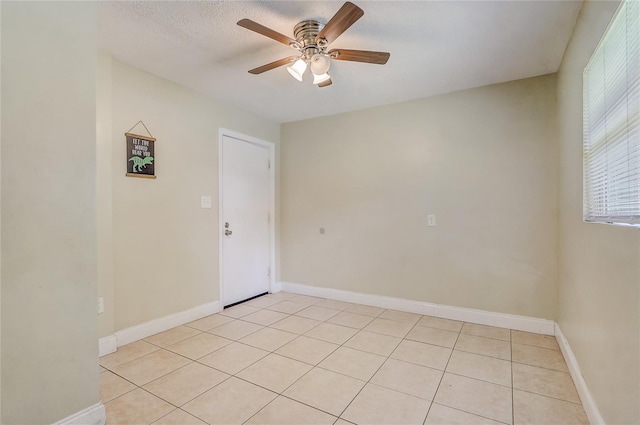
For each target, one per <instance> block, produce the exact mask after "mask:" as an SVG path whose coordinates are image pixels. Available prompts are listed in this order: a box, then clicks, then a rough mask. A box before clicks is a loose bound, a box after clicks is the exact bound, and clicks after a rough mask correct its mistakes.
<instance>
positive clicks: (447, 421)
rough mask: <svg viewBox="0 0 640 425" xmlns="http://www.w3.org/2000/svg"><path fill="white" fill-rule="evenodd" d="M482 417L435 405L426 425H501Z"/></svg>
mask: <svg viewBox="0 0 640 425" xmlns="http://www.w3.org/2000/svg"><path fill="white" fill-rule="evenodd" d="M501 424H502V423H501V422H497V421H494V420H491V419H488V418H483V417H482V416H476V415H473V414H471V413H467V412H463V411H462V410H458V409H452V408H451V407H447V406H443V405H441V404H437V403H433V404H432V405H431V409H429V414H428V415H427V420H426V421H425V423H424V425H501Z"/></svg>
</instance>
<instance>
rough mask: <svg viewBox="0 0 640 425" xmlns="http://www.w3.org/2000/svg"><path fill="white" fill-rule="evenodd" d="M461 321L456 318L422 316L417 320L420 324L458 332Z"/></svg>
mask: <svg viewBox="0 0 640 425" xmlns="http://www.w3.org/2000/svg"><path fill="white" fill-rule="evenodd" d="M463 324H464V323H463V322H458V321H456V320H449V319H441V318H440V317H432V316H422V319H420V320H419V321H418V325H420V326H428V327H430V328H436V329H442V330H445V331H451V332H460V330H461V329H462V325H463Z"/></svg>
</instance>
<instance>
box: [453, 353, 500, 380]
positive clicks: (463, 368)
mask: <svg viewBox="0 0 640 425" xmlns="http://www.w3.org/2000/svg"><path fill="white" fill-rule="evenodd" d="M447 372H450V373H455V374H456V375H463V376H466V377H468V378H475V379H480V380H482V381H487V382H493V383H494V384H499V385H504V386H507V387H510V386H511V362H510V361H507V360H501V359H496V358H495V357H487V356H482V355H480V354H473V353H467V352H464V351H458V350H453V354H451V358H450V359H449V364H448V365H447Z"/></svg>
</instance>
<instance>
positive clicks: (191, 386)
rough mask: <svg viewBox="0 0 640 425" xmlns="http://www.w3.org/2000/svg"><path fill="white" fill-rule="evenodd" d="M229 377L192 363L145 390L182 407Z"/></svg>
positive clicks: (157, 380)
mask: <svg viewBox="0 0 640 425" xmlns="http://www.w3.org/2000/svg"><path fill="white" fill-rule="evenodd" d="M228 377H229V375H227V374H226V373H223V372H220V371H217V370H215V369H212V368H210V367H207V366H204V365H201V364H200V363H191V364H189V365H187V366H185V367H182V368H180V369H177V370H174V371H173V372H171V373H169V374H167V375H165V376H163V377H161V378H158V379H156V380H155V381H153V382H150V383H148V384H147V385H145V386H144V389H145V390H147V391H149V392H150V393H152V394H153V395H156V396H158V397H160V398H161V399H163V400H166V401H168V402H169V403H171V404H173V405H174V406H178V407H180V406H182V405H183V404H185V403H186V402H188V401H191V400H193V399H194V398H196V397H197V396H199V395H200V394H202V393H204V392H205V391H207V390H209V389H211V388H213V387H215V386H216V385H218V384H219V383H220V382H222V381H224V380H225V379H227V378H228Z"/></svg>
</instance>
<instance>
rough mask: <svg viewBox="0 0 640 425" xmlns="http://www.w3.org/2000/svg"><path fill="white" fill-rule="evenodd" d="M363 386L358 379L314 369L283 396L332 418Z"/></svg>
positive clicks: (339, 412)
mask: <svg viewBox="0 0 640 425" xmlns="http://www.w3.org/2000/svg"><path fill="white" fill-rule="evenodd" d="M364 384H365V383H364V382H363V381H360V380H358V379H354V378H350V377H348V376H345V375H341V374H339V373H335V372H331V371H329V370H325V369H320V368H314V369H312V370H311V371H310V372H309V373H307V374H306V375H304V376H303V377H302V378H300V380H298V381H297V382H296V383H294V384H293V385H292V386H290V387H289V388H288V389H287V390H286V391H285V392H284V395H285V396H287V397H290V398H292V399H294V400H297V401H299V402H301V403H304V404H307V405H309V406H312V407H315V408H317V409H320V410H322V411H324V412H328V413H330V414H332V415H334V416H340V414H341V413H342V412H343V411H344V409H345V408H346V407H347V406H348V405H349V403H350V402H351V400H353V398H354V397H355V396H356V394H358V392H359V391H360V390H361V389H362V387H364Z"/></svg>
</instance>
